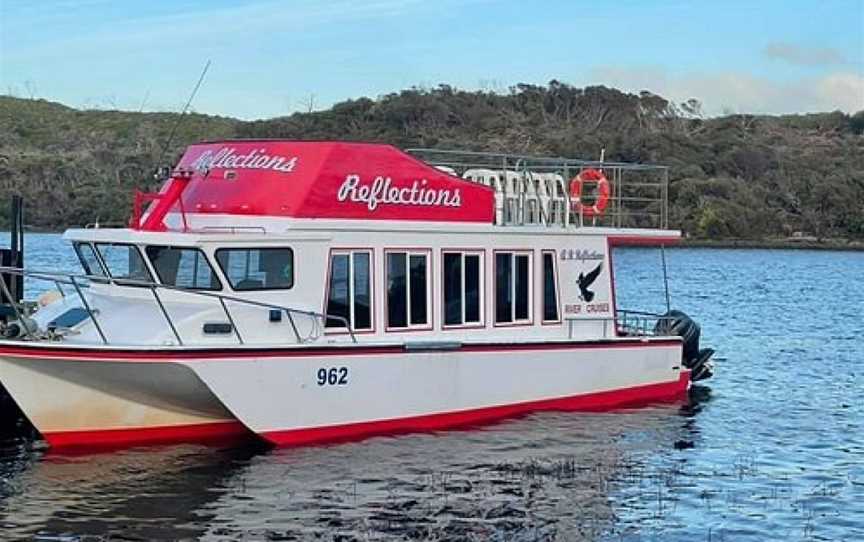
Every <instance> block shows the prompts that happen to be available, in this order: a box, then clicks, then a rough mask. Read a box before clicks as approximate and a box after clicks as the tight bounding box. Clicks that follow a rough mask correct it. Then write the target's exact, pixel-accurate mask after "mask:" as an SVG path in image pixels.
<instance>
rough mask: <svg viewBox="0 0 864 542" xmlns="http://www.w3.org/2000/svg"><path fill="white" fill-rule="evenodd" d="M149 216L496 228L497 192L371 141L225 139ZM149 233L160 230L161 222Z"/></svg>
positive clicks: (194, 155) (201, 152)
mask: <svg viewBox="0 0 864 542" xmlns="http://www.w3.org/2000/svg"><path fill="white" fill-rule="evenodd" d="M181 169H184V170H192V174H191V177H189V178H187V179H179V178H174V179H171V180H169V181H167V182H166V184H165V186H163V187H162V191H161V193H162V194H163V197H162V198H161V200H162V201H160V202H159V203H158V204H157V205H156V206H155V207H154V208H153V209H152V210H151V212H150V213H149V214H150V215H151V217H152V218H156V216H157V215H160V214H161V215H162V216H164V213H163V212H159V211H160V208H161V210H162V211H165V212H167V211H168V209H172V210H173V211H175V212H179V210H180V209H179V207H180V206H179V204H178V202H177V199H178V197H179V198H182V204H183V210H184V211H185V212H186V213H187V214H191V213H220V214H242V215H266V216H286V217H296V218H351V219H366V220H427V221H448V222H485V223H491V222H492V220H493V216H494V206H495V205H494V192H493V190H492V189H491V188H488V187H486V186H483V185H480V184H476V183H472V182H469V181H464V180H462V179H459V178H458V177H453V176H452V175H449V174H447V173H445V172H443V171H440V170H438V169H435V168H433V167H431V166H429V165H428V164H425V163H423V162H421V161H419V160H417V159H416V158H414V157H412V156H410V155H408V154H406V153H404V152H402V151H400V150H399V149H396V148H395V147H392V146H390V145H380V144H372V143H347V142H338V141H334V142H318V141H271V140H259V141H254V140H246V141H223V142H214V143H202V144H198V145H192V146H190V147H189V148H188V149H187V150H186V153H185V154H184V155H183V158H181V160H180V163H179V164H178V170H181ZM161 219H162V217H159V218H158V220H147V221H146V222H145V224H144V225H143V229H161V227H162V225H161V221H162V220H161Z"/></svg>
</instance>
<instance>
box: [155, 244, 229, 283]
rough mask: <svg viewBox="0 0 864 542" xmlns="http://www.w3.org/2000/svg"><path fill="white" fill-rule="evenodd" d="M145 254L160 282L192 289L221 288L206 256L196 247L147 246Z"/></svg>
mask: <svg viewBox="0 0 864 542" xmlns="http://www.w3.org/2000/svg"><path fill="white" fill-rule="evenodd" d="M147 256H148V257H149V258H150V263H152V264H153V268H154V269H155V270H156V274H157V275H159V280H160V281H162V284H168V285H170V286H177V287H180V288H189V289H192V290H221V289H222V283H221V282H219V278H218V277H217V276H216V273H214V272H213V268H212V267H210V263H209V262H208V261H207V256H205V255H204V253H203V252H201V251H200V250H198V249H197V248H178V247H165V246H149V247H147Z"/></svg>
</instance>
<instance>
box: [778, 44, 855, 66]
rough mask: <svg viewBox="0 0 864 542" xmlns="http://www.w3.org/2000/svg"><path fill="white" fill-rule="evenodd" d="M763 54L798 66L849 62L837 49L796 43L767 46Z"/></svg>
mask: <svg viewBox="0 0 864 542" xmlns="http://www.w3.org/2000/svg"><path fill="white" fill-rule="evenodd" d="M762 52H763V54H764V55H765V56H767V57H768V58H771V59H773V60H782V61H784V62H788V63H790V64H794V65H796V66H837V65H841V64H846V63H847V62H848V60H847V59H846V57H844V56H843V54H842V53H841V52H840V51H838V50H837V49H831V48H830V47H807V46H803V45H796V44H794V43H785V42H773V43H769V44H768V45H766V46H765V49H763V50H762Z"/></svg>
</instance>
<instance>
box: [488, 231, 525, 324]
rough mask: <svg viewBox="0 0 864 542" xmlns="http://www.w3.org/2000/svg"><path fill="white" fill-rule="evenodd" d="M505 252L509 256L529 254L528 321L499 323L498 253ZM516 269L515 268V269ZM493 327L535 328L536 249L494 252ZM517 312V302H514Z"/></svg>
mask: <svg viewBox="0 0 864 542" xmlns="http://www.w3.org/2000/svg"><path fill="white" fill-rule="evenodd" d="M501 252H505V253H508V254H514V255H516V254H527V255H528V282H529V283H530V284H528V295H529V296H530V299H528V319H527V320H514V321H512V322H498V320H497V316H498V307H497V304H498V284H497V282H496V280H497V278H498V269H497V265H498V258H496V256H497V255H498V253H501ZM514 269H515V268H514ZM492 292H493V295H492V325H493V327H525V326H533V325H534V304H535V301H534V249H530V248H502V249H494V250H493V251H492ZM513 302H514V308H513V310H514V311H515V310H516V308H515V302H516V300H515V299H514V300H513Z"/></svg>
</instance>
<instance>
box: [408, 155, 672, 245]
mask: <svg viewBox="0 0 864 542" xmlns="http://www.w3.org/2000/svg"><path fill="white" fill-rule="evenodd" d="M406 152H408V153H410V154H412V155H413V156H415V157H416V158H418V159H420V160H422V161H424V162H426V163H428V164H429V165H431V166H434V167H437V168H439V169H442V170H444V171H448V172H452V173H451V174H454V175H456V176H457V177H461V178H463V179H466V180H468V181H471V182H479V183H481V184H486V185H487V186H490V187H492V188H494V189H495V191H496V223H497V224H501V225H524V224H544V225H558V226H564V227H567V226H608V227H616V228H658V229H666V228H668V225H669V168H668V167H667V166H661V165H653V164H635V163H634V164H631V163H624V162H609V161H600V160H577V159H572V158H560V157H542V156H531V155H519V154H502V153H489V152H473V151H457V150H441V149H423V148H415V149H407V150H406ZM589 168H593V169H598V170H601V171H602V172H603V174H604V175H605V176H606V178H607V179H608V180H609V182H610V184H611V195H610V197H609V199H608V205H607V207H606V209H605V212H603V214H602V215H601V216H597V217H589V216H586V215H585V213H584V212H582V211H581V210H580V211H579V212H577V211H575V210H573V209H572V208H571V205H570V187H569V184H570V183H569V181H570V180H571V179H572V178H574V177H575V176H576V175H578V174H579V173H581V172H582V171H584V170H586V169H589ZM480 171H485V172H488V174H487V175H486V177H485V178H483V179H480V178H478V177H483V175H482V174H481V175H478V174H477V172H480ZM588 186H589V187H590V185H588ZM589 198H590V195H589ZM562 204H563V205H564V209H563V210H561V209H560V207H561V205H562ZM535 206H536V207H537V208H539V211H532V208H533V207H535Z"/></svg>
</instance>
